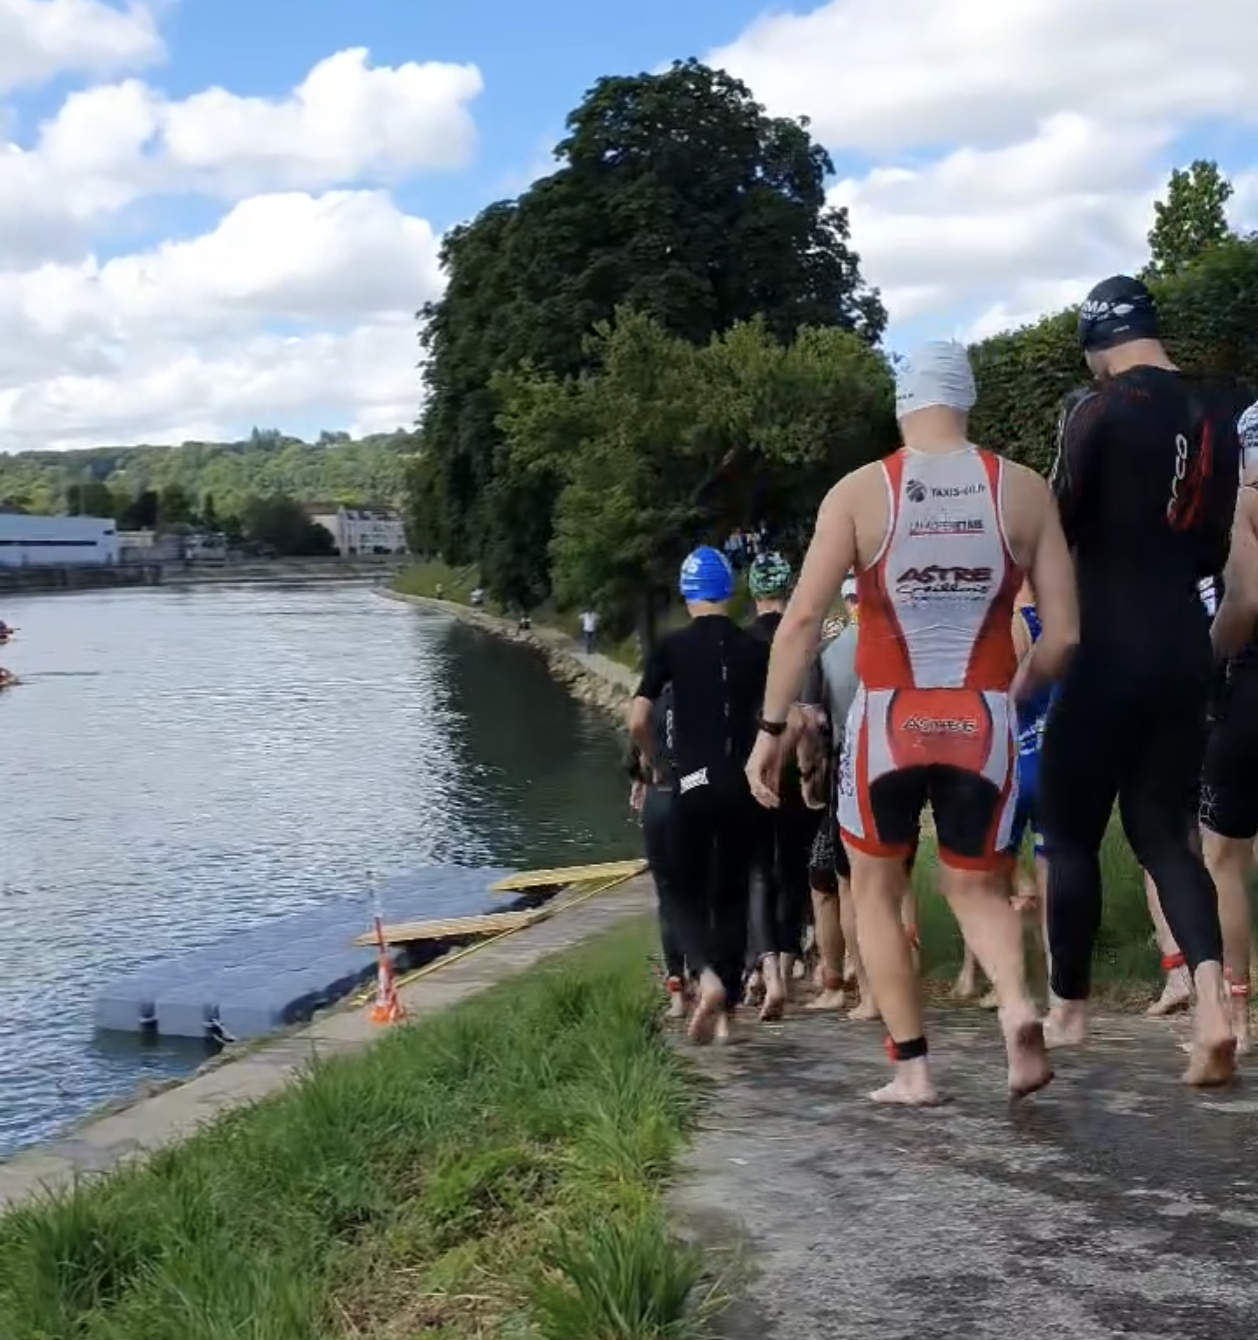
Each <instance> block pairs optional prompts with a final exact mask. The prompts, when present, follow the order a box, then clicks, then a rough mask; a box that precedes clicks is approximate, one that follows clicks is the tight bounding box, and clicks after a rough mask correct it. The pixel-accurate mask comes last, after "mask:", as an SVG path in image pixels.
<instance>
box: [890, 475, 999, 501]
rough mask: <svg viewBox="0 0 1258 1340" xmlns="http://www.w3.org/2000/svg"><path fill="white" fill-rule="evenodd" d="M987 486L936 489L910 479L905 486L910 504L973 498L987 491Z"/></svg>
mask: <svg viewBox="0 0 1258 1340" xmlns="http://www.w3.org/2000/svg"><path fill="white" fill-rule="evenodd" d="M986 487H987V486H986V485H985V484H950V485H947V486H945V487H943V488H936V487H935V486H934V485H933V484H932V485H927V484H923V483H922V481H921V480H920V479H910V480H908V481H907V482H906V483H905V485H904V493H905V496H906V497H907V498H908V500H909V502H915V503H923V502H925V501H926V499H927V498H972V497H974V495H975V494H976V493H982V492H984V490H985V489H986Z"/></svg>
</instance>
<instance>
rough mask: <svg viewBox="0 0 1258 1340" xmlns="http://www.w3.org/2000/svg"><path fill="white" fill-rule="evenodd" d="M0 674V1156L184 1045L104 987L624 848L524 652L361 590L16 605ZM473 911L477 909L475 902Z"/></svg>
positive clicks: (585, 722)
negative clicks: (379, 897)
mask: <svg viewBox="0 0 1258 1340" xmlns="http://www.w3.org/2000/svg"><path fill="white" fill-rule="evenodd" d="M0 617H4V618H6V619H7V620H8V621H9V622H10V623H12V624H15V625H16V626H17V627H18V628H19V630H20V634H19V638H18V640H17V642H15V643H14V644H13V645H11V646H10V647H8V648H5V649H4V652H3V657H4V664H6V665H7V666H9V668H10V669H12V670H14V671H15V672H16V673H17V674H18V675H20V676H21V677H22V679H23V681H24V682H23V684H22V685H21V686H20V687H18V688H17V689H15V690H13V691H12V692H6V693H0V741H2V743H3V772H2V773H0V915H2V918H3V920H2V922H0V924H2V925H3V929H4V933H3V936H2V937H0V1156H3V1155H4V1154H7V1153H10V1152H12V1151H13V1150H14V1149H15V1148H17V1147H19V1146H21V1145H25V1144H29V1143H31V1142H33V1141H35V1140H39V1139H42V1138H47V1137H48V1136H49V1135H51V1134H52V1133H54V1132H55V1131H56V1130H57V1129H58V1128H60V1127H62V1126H64V1125H65V1124H66V1123H67V1122H68V1121H70V1120H72V1119H73V1118H74V1117H76V1116H78V1115H81V1114H82V1113H83V1112H85V1111H86V1110H88V1109H90V1108H91V1107H93V1106H95V1105H97V1104H99V1103H100V1102H101V1101H102V1100H103V1099H106V1098H109V1097H111V1096H114V1095H117V1094H123V1093H128V1092H130V1091H131V1090H133V1089H134V1088H135V1086H136V1085H137V1083H139V1082H140V1080H141V1079H144V1078H152V1077H154V1076H156V1075H170V1074H178V1073H183V1072H185V1071H187V1070H190V1069H192V1068H193V1067H194V1066H195V1065H196V1064H198V1062H199V1061H200V1060H202V1059H204V1053H203V1052H202V1051H201V1050H200V1049H199V1048H196V1047H185V1046H182V1045H178V1044H172V1043H165V1044H161V1045H159V1046H157V1047H144V1046H142V1045H140V1044H139V1043H138V1041H137V1040H132V1039H127V1038H125V1037H124V1038H114V1037H109V1036H106V1035H101V1036H98V1037H93V1035H92V1029H91V1003H92V998H93V996H94V994H95V991H96V989H97V987H98V985H99V984H100V983H101V982H102V981H103V980H105V979H108V978H109V977H112V976H114V975H117V974H118V973H120V972H122V971H126V970H128V969H130V968H132V967H134V966H137V965H138V964H140V963H142V962H144V961H146V960H149V959H151V958H153V957H154V956H158V955H161V954H164V953H176V952H179V951H181V950H183V949H185V948H187V947H189V946H193V945H197V944H203V943H208V942H210V941H213V940H216V939H219V938H221V937H222V935H224V934H225V933H227V932H229V931H230V930H231V929H232V928H234V927H237V926H245V925H250V924H253V923H255V922H257V921H259V920H262V919H265V918H266V917H268V916H275V915H280V914H283V913H289V912H292V911H294V910H295V909H300V908H301V907H303V906H309V905H313V904H317V903H319V902H321V901H324V900H328V899H332V898H336V897H343V896H344V895H345V894H346V893H347V892H359V891H362V892H364V895H365V888H366V884H367V872H368V871H375V872H378V873H379V874H381V875H387V874H390V873H393V872H400V871H405V870H413V869H415V868H417V867H420V866H425V865H434V864H437V865H439V864H458V865H469V866H489V865H505V866H515V867H529V866H539V865H563V864H574V863H577V862H581V861H586V860H604V859H613V858H616V857H621V856H630V855H634V854H636V852H637V850H638V843H637V831H636V829H635V828H634V827H633V826H632V825H631V824H630V823H629V821H628V817H627V808H626V788H625V782H624V776H623V772H622V771H621V770H620V756H619V745H618V742H617V741H616V739H615V737H614V735H613V733H612V731H611V730H610V729H609V728H608V727H607V726H606V724H605V723H604V722H603V721H602V720H601V719H600V718H598V717H596V716H595V715H594V714H593V713H592V712H590V711H589V710H588V709H583V708H581V707H578V706H577V705H576V704H574V703H573V702H572V701H571V700H570V699H569V698H568V697H567V695H566V694H564V693H563V692H562V690H560V689H559V688H557V687H556V686H555V685H554V684H553V683H552V682H551V680H550V679H549V677H548V676H547V674H546V672H545V670H544V668H543V666H542V664H541V662H540V661H539V660H538V659H537V658H536V657H534V656H533V655H532V654H530V653H529V652H528V651H525V650H523V649H521V648H518V647H514V646H510V645H508V644H504V643H501V642H497V641H495V640H494V639H492V638H489V637H486V636H485V635H483V634H480V633H477V632H475V631H473V630H471V629H469V628H467V627H465V626H464V625H461V624H458V623H455V622H454V621H452V620H450V619H448V618H445V617H443V616H439V615H431V614H426V613H423V612H420V611H417V610H415V609H413V608H411V607H408V606H405V605H400V604H394V603H392V602H389V601H387V600H382V599H380V598H379V597H378V596H374V595H372V594H371V592H370V591H369V590H368V589H366V588H364V587H359V586H337V587H335V588H333V589H329V588H328V587H326V586H318V587H292V586H290V587H257V586H254V587H234V588H230V589H222V588H201V589H193V590H179V591H176V590H161V589H157V590H153V591H143V592H135V591H127V592H116V593H106V594H93V595H82V596H57V597H46V598H45V597H36V598H26V599H22V600H12V601H10V602H8V603H7V604H6V605H5V606H4V608H3V609H0ZM468 910H476V909H475V908H471V909H468Z"/></svg>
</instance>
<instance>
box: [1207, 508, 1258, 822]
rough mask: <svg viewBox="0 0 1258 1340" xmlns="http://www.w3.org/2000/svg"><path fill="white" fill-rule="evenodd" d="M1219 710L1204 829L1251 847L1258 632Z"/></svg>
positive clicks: (1255, 816) (1236, 662) (1220, 694)
mask: <svg viewBox="0 0 1258 1340" xmlns="http://www.w3.org/2000/svg"><path fill="white" fill-rule="evenodd" d="M1245 487H1246V488H1253V487H1254V485H1252V484H1247V485H1246V486H1245ZM1213 708H1214V711H1213V718H1214V719H1213V721H1212V722H1211V726H1210V740H1209V743H1208V744H1207V745H1206V762H1205V767H1204V768H1203V769H1202V774H1201V810H1200V817H1201V824H1202V827H1203V828H1207V829H1209V830H1210V832H1212V833H1217V834H1218V835H1219V836H1220V837H1225V838H1235V839H1237V840H1243V841H1245V842H1251V841H1252V840H1253V839H1254V838H1255V837H1258V633H1256V635H1255V636H1254V637H1253V638H1251V639H1250V641H1249V642H1248V644H1247V645H1246V646H1245V648H1244V650H1242V651H1241V652H1240V653H1239V655H1237V656H1234V657H1233V658H1232V659H1231V660H1229V661H1227V662H1226V663H1225V665H1224V672H1223V674H1222V676H1221V677H1220V680H1219V683H1218V686H1217V690H1216V693H1215V696H1214V701H1213Z"/></svg>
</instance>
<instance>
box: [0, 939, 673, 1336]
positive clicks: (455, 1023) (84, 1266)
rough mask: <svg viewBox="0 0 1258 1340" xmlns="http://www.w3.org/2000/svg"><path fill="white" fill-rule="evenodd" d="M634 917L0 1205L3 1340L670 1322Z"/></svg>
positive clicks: (423, 1332)
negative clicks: (105, 1166)
mask: <svg viewBox="0 0 1258 1340" xmlns="http://www.w3.org/2000/svg"><path fill="white" fill-rule="evenodd" d="M651 947H652V941H651V935H650V931H649V929H648V928H647V927H645V926H641V927H635V928H634V929H632V930H619V931H617V932H614V933H613V934H611V935H609V936H606V937H604V938H603V939H601V940H598V941H594V942H592V943H591V944H590V945H589V946H588V947H585V948H583V949H581V950H579V951H576V952H574V953H572V954H569V955H565V956H563V957H562V958H560V959H558V960H554V961H553V966H551V967H548V968H544V969H538V970H534V971H532V972H529V973H527V974H525V975H524V976H522V977H519V978H516V979H514V980H512V981H509V982H507V983H504V984H503V985H502V986H501V987H499V988H495V989H494V990H492V991H490V992H488V993H487V994H485V995H484V996H481V997H478V998H477V999H475V1000H473V1001H471V1002H468V1003H467V1004H465V1005H462V1006H457V1007H455V1008H454V1009H452V1010H449V1011H446V1012H443V1013H442V1014H440V1015H437V1016H434V1017H433V1018H432V1019H431V1020H425V1021H423V1022H419V1023H417V1024H415V1025H414V1026H412V1027H405V1028H401V1029H398V1030H396V1031H395V1032H393V1033H392V1034H390V1035H389V1036H387V1037H386V1038H384V1039H383V1040H382V1042H381V1043H380V1044H379V1045H378V1046H377V1047H375V1048H373V1049H372V1050H370V1051H368V1052H366V1053H363V1054H360V1055H357V1056H353V1057H348V1058H342V1059H337V1060H334V1061H329V1062H326V1063H323V1064H321V1065H319V1066H318V1067H317V1068H315V1069H314V1070H313V1071H312V1072H311V1074H310V1076H309V1078H308V1079H307V1080H305V1081H304V1082H303V1083H301V1084H300V1085H298V1086H296V1087H294V1088H293V1089H291V1090H289V1091H287V1092H286V1093H284V1094H282V1095H280V1096H279V1097H277V1098H275V1099H273V1100H270V1101H267V1102H265V1103H262V1104H260V1105H258V1106H256V1107H254V1108H251V1109H248V1110H246V1111H243V1112H240V1113H237V1114H234V1115H232V1116H229V1117H228V1118H226V1119H224V1120H222V1121H220V1122H218V1123H216V1124H215V1125H214V1126H212V1127H210V1128H209V1129H207V1130H206V1131H205V1132H203V1133H202V1134H200V1135H198V1136H196V1137H195V1138H193V1139H192V1140H190V1141H189V1142H188V1143H186V1144H184V1145H182V1146H179V1147H177V1148H175V1149H172V1150H170V1151H168V1152H165V1153H162V1154H160V1155H158V1156H156V1157H155V1158H154V1160H153V1161H152V1162H151V1163H150V1164H149V1165H148V1166H146V1167H144V1168H141V1169H136V1170H130V1171H125V1172H122V1173H120V1174H118V1175H116V1176H114V1177H112V1178H110V1179H108V1180H106V1181H103V1182H99V1183H97V1184H95V1185H94V1186H92V1187H90V1188H87V1189H84V1190H80V1191H79V1192H78V1193H76V1194H75V1195H73V1196H70V1197H67V1198H63V1199H60V1200H56V1201H51V1202H47V1203H45V1204H42V1205H37V1206H34V1207H32V1208H29V1209H24V1210H19V1211H17V1212H15V1213H13V1214H11V1215H10V1216H8V1217H7V1218H5V1219H3V1220H0V1338H2V1340H72V1338H73V1340H228V1338H229V1337H231V1338H232V1340H413V1338H414V1340H418V1337H420V1336H423V1337H425V1338H426V1340H471V1337H483V1336H490V1335H494V1336H497V1335H503V1336H508V1335H509V1336H518V1337H521V1338H523V1337H533V1338H534V1340H680V1338H681V1337H684V1336H685V1335H687V1334H688V1329H687V1327H688V1325H689V1323H688V1322H687V1321H686V1320H685V1319H684V1305H685V1303H686V1299H687V1296H688V1295H689V1294H690V1292H691V1289H692V1286H693V1285H695V1284H696V1282H697V1280H698V1278H699V1262H698V1259H697V1258H696V1257H695V1256H694V1255H692V1254H691V1253H689V1252H687V1251H685V1250H682V1249H679V1248H678V1247H677V1245H676V1244H675V1243H674V1242H673V1241H672V1240H671V1239H670V1236H669V1233H668V1229H667V1226H666V1222H665V1220H664V1217H663V1215H662V1213H661V1208H660V1202H659V1193H660V1190H661V1188H662V1186H663V1184H664V1182H665V1180H666V1179H667V1177H668V1175H669V1172H670V1169H671V1167H672V1162H673V1158H674V1156H675V1154H676V1153H677V1151H678V1149H679V1148H680V1145H681V1143H682V1141H683V1139H684V1137H685V1133H686V1131H687V1128H688V1127H689V1125H690V1123H691V1122H692V1120H693V1117H694V1112H695V1103H696V1094H695V1090H694V1086H693V1083H692V1081H691V1079H690V1077H689V1075H688V1074H687V1072H686V1070H685V1068H684V1063H683V1062H682V1061H680V1060H679V1059H678V1058H677V1056H676V1055H675V1054H674V1053H673V1052H672V1050H671V1049H670V1048H669V1046H668V1045H667V1042H666V1040H665V1039H664V1038H663V1036H662V1035H661V1032H660V1029H659V1025H658V1019H657V1009H658V994H657V991H656V989H655V986H654V983H653V982H652V980H651V976H650V973H649V971H648V957H649V954H650V952H651Z"/></svg>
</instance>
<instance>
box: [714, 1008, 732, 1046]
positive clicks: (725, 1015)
mask: <svg viewBox="0 0 1258 1340" xmlns="http://www.w3.org/2000/svg"><path fill="white" fill-rule="evenodd" d="M729 1025H730V1013H729V1011H728V1010H722V1011H721V1012H720V1014H718V1015H717V1016H716V1024H715V1025H714V1026H713V1029H712V1041H713V1042H714V1043H715V1044H716V1045H717V1046H718V1047H723V1046H725V1044H726V1043H728V1042H729Z"/></svg>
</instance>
